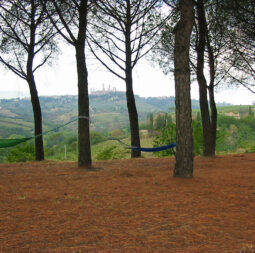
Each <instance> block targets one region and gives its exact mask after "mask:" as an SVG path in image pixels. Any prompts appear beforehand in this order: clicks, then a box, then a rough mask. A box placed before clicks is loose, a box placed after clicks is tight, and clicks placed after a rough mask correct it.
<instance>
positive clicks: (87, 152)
mask: <svg viewBox="0 0 255 253" xmlns="http://www.w3.org/2000/svg"><path fill="white" fill-rule="evenodd" d="M87 2H88V1H85V0H84V1H82V2H81V6H80V8H79V33H78V39H77V42H76V45H75V51H76V64H77V75H78V115H79V123H78V147H79V155H78V166H79V167H85V168H88V169H90V168H91V164H92V160H91V149H90V133H89V95H88V71H87V66H86V57H85V41H86V30H87Z"/></svg>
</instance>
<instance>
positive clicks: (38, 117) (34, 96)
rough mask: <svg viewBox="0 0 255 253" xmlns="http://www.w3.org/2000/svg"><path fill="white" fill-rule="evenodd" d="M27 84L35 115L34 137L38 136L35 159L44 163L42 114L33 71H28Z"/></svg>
mask: <svg viewBox="0 0 255 253" xmlns="http://www.w3.org/2000/svg"><path fill="white" fill-rule="evenodd" d="M27 83H28V85H29V90H30V97H31V103H32V108H33V113H34V135H35V136H38V137H36V138H35V159H36V161H42V160H44V150H43V136H42V112H41V106H40V101H39V97H38V93H37V89H36V84H35V80H34V76H33V73H32V70H30V71H28V75H27Z"/></svg>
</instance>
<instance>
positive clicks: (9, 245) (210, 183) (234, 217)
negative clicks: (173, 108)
mask: <svg viewBox="0 0 255 253" xmlns="http://www.w3.org/2000/svg"><path fill="white" fill-rule="evenodd" d="M173 166H174V159H173V158H146V159H132V160H119V161H109V162H104V161H103V162H98V163H95V164H94V167H95V168H97V169H95V170H94V171H91V172H88V171H84V170H82V169H78V168H77V167H76V164H75V163H59V162H49V161H48V162H42V163H35V162H33V163H21V164H1V165H0V252H21V253H22V252H61V253H62V252H77V253H78V252H113V253H117V252H120V253H122V252H124V253H125V252H139V253H143V252H163V253H164V252H175V253H186V252H190V253H198V252H206V253H208V252H219V253H232V252H233V253H234V252H235V253H241V252H242V253H244V252H245V253H254V252H255V154H244V155H228V156H217V157H215V158H203V157H196V158H195V171H194V178H193V179H178V178H173V177H172V174H173V173H172V169H173Z"/></svg>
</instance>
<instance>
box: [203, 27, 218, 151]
mask: <svg viewBox="0 0 255 253" xmlns="http://www.w3.org/2000/svg"><path fill="white" fill-rule="evenodd" d="M206 40H207V44H206V45H207V49H208V56H209V68H210V84H209V87H208V90H209V101H210V108H211V135H212V149H211V155H215V150H216V138H217V118H218V112H217V107H216V103H215V99H214V80H215V68H214V64H215V60H214V54H213V50H212V47H211V42H210V38H209V32H208V29H207V27H206Z"/></svg>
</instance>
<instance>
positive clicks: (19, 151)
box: [6, 142, 35, 162]
mask: <svg viewBox="0 0 255 253" xmlns="http://www.w3.org/2000/svg"><path fill="white" fill-rule="evenodd" d="M34 159H35V147H34V145H33V144H31V143H29V142H25V143H23V144H20V145H18V146H16V147H15V148H12V149H11V150H10V152H9V153H8V155H7V158H6V160H7V162H27V161H33V160H34Z"/></svg>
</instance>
